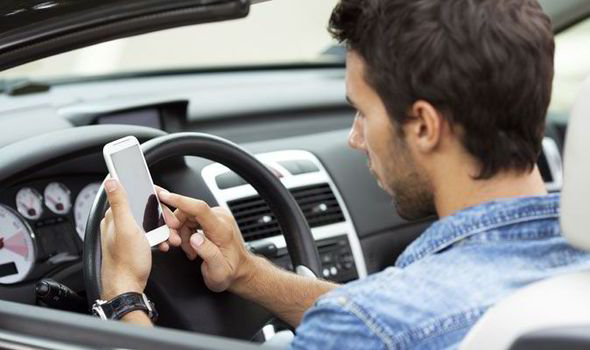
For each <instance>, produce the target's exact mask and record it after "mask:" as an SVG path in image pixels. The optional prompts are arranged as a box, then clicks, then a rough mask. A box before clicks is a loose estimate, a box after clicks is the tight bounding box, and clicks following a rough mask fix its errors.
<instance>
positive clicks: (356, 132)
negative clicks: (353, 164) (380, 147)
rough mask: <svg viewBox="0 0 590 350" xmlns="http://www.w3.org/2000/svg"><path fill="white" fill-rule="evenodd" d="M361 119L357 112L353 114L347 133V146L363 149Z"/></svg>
mask: <svg viewBox="0 0 590 350" xmlns="http://www.w3.org/2000/svg"><path fill="white" fill-rule="evenodd" d="M361 124H362V121H361V120H360V118H359V116H358V114H357V115H356V116H355V118H354V121H353V123H352V127H351V128H350V133H349V134H348V146H349V147H350V148H353V149H357V150H363V149H364V146H365V141H364V138H363V131H362V126H361Z"/></svg>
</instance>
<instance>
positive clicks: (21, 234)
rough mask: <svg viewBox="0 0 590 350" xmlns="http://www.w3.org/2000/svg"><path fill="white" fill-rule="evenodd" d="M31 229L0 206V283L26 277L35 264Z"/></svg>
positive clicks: (17, 216) (8, 209)
mask: <svg viewBox="0 0 590 350" xmlns="http://www.w3.org/2000/svg"><path fill="white" fill-rule="evenodd" d="M33 238H34V236H33V232H32V231H31V228H30V227H29V225H28V224H27V223H26V221H25V220H23V219H22V218H21V217H20V216H19V215H18V214H17V213H16V212H15V211H13V210H12V209H10V208H8V207H6V206H3V205H0V283H3V284H8V283H16V282H20V281H22V280H23V279H25V278H26V277H27V275H28V274H29V272H30V271H31V269H32V268H33V264H34V263H35V246H34V244H33Z"/></svg>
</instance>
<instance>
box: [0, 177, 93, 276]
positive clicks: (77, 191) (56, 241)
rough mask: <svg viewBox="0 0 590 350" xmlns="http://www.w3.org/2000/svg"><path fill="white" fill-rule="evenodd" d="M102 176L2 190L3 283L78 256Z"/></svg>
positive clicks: (0, 271)
mask: <svg viewBox="0 0 590 350" xmlns="http://www.w3.org/2000/svg"><path fill="white" fill-rule="evenodd" d="M99 188H100V182H99V180H97V177H87V178H84V179H80V178H67V177H65V178H62V179H52V180H50V181H36V182H32V183H27V184H25V185H21V186H18V187H16V188H9V189H7V190H2V191H0V285H1V284H14V283H19V282H23V281H26V280H29V279H33V278H36V277H37V275H42V274H43V273H44V272H47V271H50V270H51V269H52V268H55V267H57V266H59V265H61V264H63V263H66V262H71V261H78V260H79V259H80V257H81V255H82V242H83V240H84V232H85V230H86V221H87V220H88V215H89V213H90V209H91V207H92V204H93V202H94V199H95V197H96V194H97V193H98V190H99Z"/></svg>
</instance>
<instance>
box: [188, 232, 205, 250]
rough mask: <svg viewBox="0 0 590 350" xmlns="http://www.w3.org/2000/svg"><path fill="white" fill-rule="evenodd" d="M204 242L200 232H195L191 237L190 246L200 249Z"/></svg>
mask: <svg viewBox="0 0 590 350" xmlns="http://www.w3.org/2000/svg"><path fill="white" fill-rule="evenodd" d="M204 241H205V237H204V236H203V234H202V233H201V232H197V233H195V234H194V235H193V236H192V237H191V244H192V246H193V247H200V246H201V245H202V244H203V242H204Z"/></svg>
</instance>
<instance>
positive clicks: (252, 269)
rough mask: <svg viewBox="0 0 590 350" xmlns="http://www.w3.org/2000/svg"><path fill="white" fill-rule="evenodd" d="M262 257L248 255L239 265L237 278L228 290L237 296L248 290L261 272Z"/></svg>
mask: <svg viewBox="0 0 590 350" xmlns="http://www.w3.org/2000/svg"><path fill="white" fill-rule="evenodd" d="M261 260H263V259H262V258H261V257H259V256H256V255H254V254H252V253H250V252H248V253H246V255H245V256H244V257H243V259H242V260H241V262H240V264H239V269H238V272H237V273H236V277H235V279H234V281H233V283H232V284H231V286H230V287H229V288H228V290H229V291H230V292H232V293H235V294H238V295H240V294H242V293H244V292H245V291H247V290H248V286H249V285H251V284H252V281H253V280H254V278H255V276H256V274H257V273H258V272H259V271H260V268H259V265H260V264H261Z"/></svg>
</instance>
